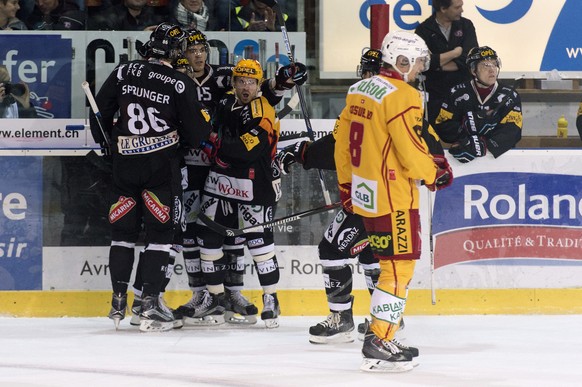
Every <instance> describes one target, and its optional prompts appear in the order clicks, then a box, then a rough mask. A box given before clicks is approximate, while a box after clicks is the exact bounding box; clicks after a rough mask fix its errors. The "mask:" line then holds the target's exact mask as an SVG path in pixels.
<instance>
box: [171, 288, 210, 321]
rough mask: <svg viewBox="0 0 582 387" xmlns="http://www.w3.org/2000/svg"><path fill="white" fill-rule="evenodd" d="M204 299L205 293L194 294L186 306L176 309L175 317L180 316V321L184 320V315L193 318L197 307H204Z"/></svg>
mask: <svg viewBox="0 0 582 387" xmlns="http://www.w3.org/2000/svg"><path fill="white" fill-rule="evenodd" d="M203 299H204V291H198V292H192V297H191V298H190V299H189V300H188V302H187V303H185V304H184V305H180V306H179V307H177V308H176V309H174V316H176V317H177V316H180V319H182V320H183V319H184V315H189V316H192V315H193V314H194V311H195V310H196V307H200V305H202V300H203Z"/></svg>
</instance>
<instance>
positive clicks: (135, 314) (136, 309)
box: [129, 295, 141, 327]
mask: <svg viewBox="0 0 582 387" xmlns="http://www.w3.org/2000/svg"><path fill="white" fill-rule="evenodd" d="M140 313H141V296H137V295H134V296H133V303H132V304H131V320H129V324H130V325H133V326H136V327H138V326H139V322H140V321H139V314H140Z"/></svg>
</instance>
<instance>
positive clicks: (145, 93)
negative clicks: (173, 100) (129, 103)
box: [121, 85, 170, 105]
mask: <svg viewBox="0 0 582 387" xmlns="http://www.w3.org/2000/svg"><path fill="white" fill-rule="evenodd" d="M121 93H122V94H131V95H135V96H136V97H140V98H147V99H149V100H150V101H153V102H157V103H162V104H165V105H168V104H169V103H170V96H169V95H166V94H160V93H158V92H157V91H153V90H148V89H144V88H142V87H137V86H132V85H123V87H122V88H121Z"/></svg>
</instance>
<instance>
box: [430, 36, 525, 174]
mask: <svg viewBox="0 0 582 387" xmlns="http://www.w3.org/2000/svg"><path fill="white" fill-rule="evenodd" d="M467 65H468V66H469V69H470V71H471V74H472V75H473V79H472V80H471V81H468V82H464V83H461V84H459V85H457V86H455V87H453V88H452V89H451V91H450V93H449V97H448V99H447V100H446V101H445V102H444V103H443V104H442V106H441V110H440V112H439V115H438V117H437V119H436V123H435V129H436V131H437V133H438V135H439V136H440V138H441V139H442V140H443V141H445V142H448V143H451V144H452V145H451V147H450V149H449V153H450V154H451V155H453V156H454V157H455V158H456V159H457V160H459V161H460V162H462V163H467V162H469V161H471V160H474V159H475V158H478V157H483V156H485V154H486V153H487V151H489V152H490V153H491V154H492V155H493V156H494V157H496V158H497V157H499V156H501V155H502V154H503V153H505V152H507V151H508V150H509V149H511V148H513V147H515V145H516V144H517V143H518V142H519V140H520V139H521V128H522V121H523V116H522V111H521V99H520V96H519V94H518V93H517V91H516V90H515V89H514V88H513V87H511V86H504V85H500V84H499V83H498V82H497V77H498V76H499V69H500V68H501V59H499V57H498V56H497V53H496V52H495V50H493V49H492V48H490V47H487V46H483V47H475V48H472V49H471V50H470V51H469V54H468V55H467Z"/></svg>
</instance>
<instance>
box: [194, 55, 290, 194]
mask: <svg viewBox="0 0 582 387" xmlns="http://www.w3.org/2000/svg"><path fill="white" fill-rule="evenodd" d="M233 68H234V66H233V65H230V64H227V65H220V66H216V65H209V64H206V66H205V69H204V74H203V75H202V76H200V77H197V78H196V79H194V80H193V82H194V83H195V84H196V100H197V101H198V102H199V103H200V104H201V105H202V106H203V107H204V108H205V109H207V111H208V113H209V114H210V116H211V117H212V118H213V120H214V117H215V115H216V109H217V107H218V102H219V101H220V100H221V99H222V98H223V97H224V96H225V94H226V93H227V92H228V91H230V90H232V86H231V78H232V69H233ZM261 92H262V93H263V95H264V96H265V97H266V98H267V100H268V101H269V103H270V104H271V105H272V106H275V105H276V104H278V103H279V101H281V98H282V97H281V96H277V95H275V93H274V92H273V91H272V90H271V89H270V87H269V82H268V81H265V82H263V83H262V84H261ZM184 159H185V162H186V165H188V167H189V169H191V170H195V171H196V173H194V174H191V175H192V176H189V181H188V186H189V188H190V189H195V190H199V189H202V188H203V187H204V182H205V178H204V177H205V176H206V174H207V173H208V170H209V168H210V165H211V162H210V160H209V159H208V156H206V154H204V152H202V151H201V150H200V149H189V150H188V151H187V153H186V155H185V156H184Z"/></svg>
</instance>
